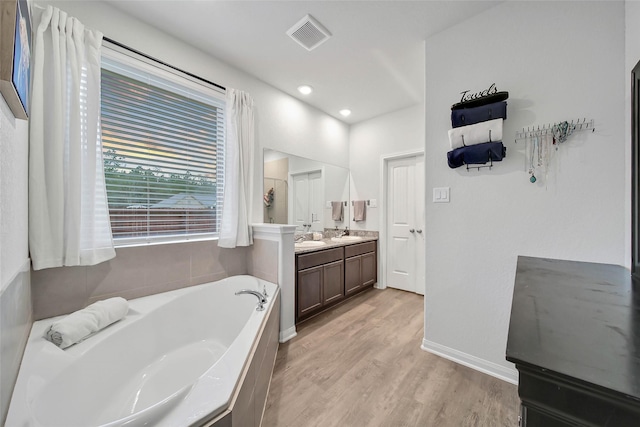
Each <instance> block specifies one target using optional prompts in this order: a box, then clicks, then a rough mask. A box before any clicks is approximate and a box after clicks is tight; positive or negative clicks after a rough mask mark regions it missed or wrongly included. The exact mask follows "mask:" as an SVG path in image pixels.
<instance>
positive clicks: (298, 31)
mask: <svg viewBox="0 0 640 427" xmlns="http://www.w3.org/2000/svg"><path fill="white" fill-rule="evenodd" d="M287 35H288V36H289V37H291V38H292V39H293V40H295V41H296V42H297V43H298V44H300V45H301V46H302V47H304V48H305V49H307V50H313V49H315V48H316V47H318V46H320V45H321V44H322V43H324V42H326V41H327V40H328V39H329V37H331V33H330V32H329V30H327V29H326V28H325V27H324V26H323V25H322V24H321V23H319V22H318V21H316V20H315V19H314V18H313V16H311V15H306V16H305V17H304V18H302V19H301V20H300V21H298V23H297V24H296V25H294V26H293V27H291V28H289V31H287Z"/></svg>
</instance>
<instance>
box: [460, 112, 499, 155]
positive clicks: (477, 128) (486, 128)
mask: <svg viewBox="0 0 640 427" xmlns="http://www.w3.org/2000/svg"><path fill="white" fill-rule="evenodd" d="M502 122H503V119H494V120H488V121H486V122H481V123H476V124H475V125H469V126H462V127H459V128H453V129H451V130H450V131H449V142H450V143H451V149H452V150H455V149H456V148H460V147H464V146H467V145H476V144H483V143H485V142H498V141H502Z"/></svg>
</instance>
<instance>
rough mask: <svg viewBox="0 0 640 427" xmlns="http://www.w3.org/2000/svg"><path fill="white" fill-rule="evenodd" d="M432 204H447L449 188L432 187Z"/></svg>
mask: <svg viewBox="0 0 640 427" xmlns="http://www.w3.org/2000/svg"><path fill="white" fill-rule="evenodd" d="M433 203H449V187H434V189H433Z"/></svg>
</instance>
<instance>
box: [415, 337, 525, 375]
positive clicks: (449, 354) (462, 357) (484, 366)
mask: <svg viewBox="0 0 640 427" xmlns="http://www.w3.org/2000/svg"><path fill="white" fill-rule="evenodd" d="M420 348H422V349H423V350H425V351H428V352H429V353H433V354H437V355H438V356H441V357H444V358H445V359H449V360H452V361H454V362H456V363H459V364H461V365H464V366H467V367H469V368H471V369H475V370H476V371H480V372H482V373H485V374H487V375H491V376H492V377H496V378H499V379H501V380H503V381H506V382H508V383H511V384H516V385H517V384H518V371H517V370H516V369H515V368H513V369H509V368H506V367H504V366H502V365H498V364H497V363H493V362H489V361H488V360H484V359H480V358H479V357H476V356H472V355H470V354H467V353H463V352H462V351H459V350H456V349H453V348H450V347H446V346H444V345H441V344H437V343H435V342H432V341H428V340H426V339H423V340H422V346H421V347H420Z"/></svg>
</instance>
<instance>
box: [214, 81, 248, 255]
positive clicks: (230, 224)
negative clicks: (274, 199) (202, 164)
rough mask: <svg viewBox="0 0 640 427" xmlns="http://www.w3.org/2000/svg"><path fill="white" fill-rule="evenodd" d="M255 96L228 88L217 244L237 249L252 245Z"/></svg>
mask: <svg viewBox="0 0 640 427" xmlns="http://www.w3.org/2000/svg"><path fill="white" fill-rule="evenodd" d="M254 140H255V129H254V113H253V99H252V98H251V96H250V95H249V94H247V93H245V92H243V91H241V90H236V89H229V88H227V99H226V140H225V162H224V164H225V169H224V171H225V173H224V198H223V206H222V218H221V224H220V235H219V240H218V246H219V247H221V248H235V247H236V246H250V245H252V244H253V234H252V231H251V226H250V225H249V216H250V215H251V212H252V209H251V205H252V200H253V191H252V183H253V152H254Z"/></svg>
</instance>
